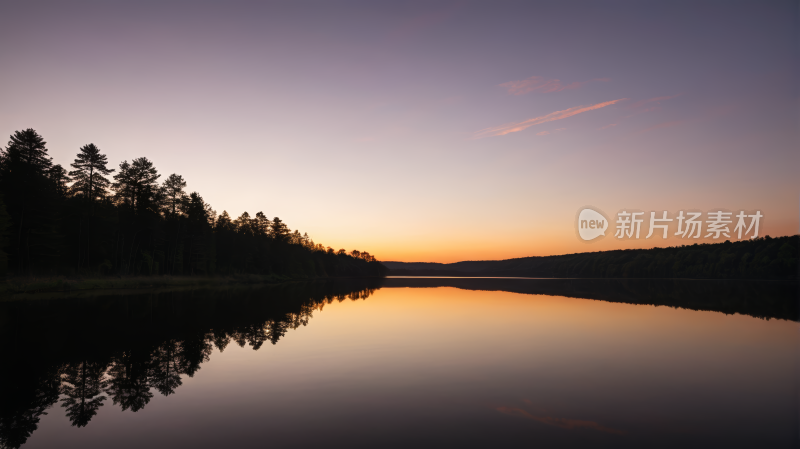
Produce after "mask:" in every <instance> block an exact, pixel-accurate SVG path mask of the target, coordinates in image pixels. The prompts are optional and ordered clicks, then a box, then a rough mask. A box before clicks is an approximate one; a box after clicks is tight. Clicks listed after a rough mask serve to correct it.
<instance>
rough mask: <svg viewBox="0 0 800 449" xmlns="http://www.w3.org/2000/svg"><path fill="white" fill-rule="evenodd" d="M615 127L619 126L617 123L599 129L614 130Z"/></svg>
mask: <svg viewBox="0 0 800 449" xmlns="http://www.w3.org/2000/svg"><path fill="white" fill-rule="evenodd" d="M615 126H617V124H616V123H611V124H609V125H606V126H603V127H601V128H597V129H608V128H613V127H615Z"/></svg>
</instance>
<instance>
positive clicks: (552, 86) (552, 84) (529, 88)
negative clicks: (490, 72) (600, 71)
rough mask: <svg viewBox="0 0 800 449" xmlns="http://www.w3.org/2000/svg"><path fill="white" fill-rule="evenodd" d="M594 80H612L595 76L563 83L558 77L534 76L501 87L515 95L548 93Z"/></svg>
mask: <svg viewBox="0 0 800 449" xmlns="http://www.w3.org/2000/svg"><path fill="white" fill-rule="evenodd" d="M592 81H611V79H609V78H595V79H593V80H589V81H576V82H574V83H570V84H562V83H561V80H557V79H551V80H548V79H544V78H543V77H541V76H532V77H530V78H528V79H524V80H518V81H509V82H507V83H503V84H500V87H505V88H506V89H508V93H510V94H513V95H525V94H528V93H531V92H533V91H536V90H538V91H541V92H544V93H548V92H561V91H562V90H569V89H577V88H579V87H581V86H583V85H584V84H587V83H590V82H592Z"/></svg>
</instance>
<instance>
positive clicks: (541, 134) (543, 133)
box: [536, 131, 550, 136]
mask: <svg viewBox="0 0 800 449" xmlns="http://www.w3.org/2000/svg"><path fill="white" fill-rule="evenodd" d="M548 134H550V131H539V132H538V133H536V135H537V136H546V135H548Z"/></svg>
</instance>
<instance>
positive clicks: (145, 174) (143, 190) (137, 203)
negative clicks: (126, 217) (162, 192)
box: [112, 157, 161, 212]
mask: <svg viewBox="0 0 800 449" xmlns="http://www.w3.org/2000/svg"><path fill="white" fill-rule="evenodd" d="M160 176H161V175H159V174H158V171H157V170H156V168H155V167H154V166H153V163H152V162H151V161H150V160H148V159H147V158H146V157H140V158H136V159H134V160H133V162H132V163H130V164H129V163H128V161H122V163H121V164H119V173H117V174H116V175H114V179H115V180H116V182H114V184H113V185H112V188H113V189H114V190H115V191H116V194H115V196H114V197H115V199H116V200H117V201H118V202H120V203H124V204H128V205H130V206H131V208H132V209H133V210H134V211H137V212H138V211H139V209H140V208H141V206H142V203H143V202H146V203H149V202H150V200H151V199H152V197H153V196H154V195H157V193H158V191H159V189H158V186H157V185H156V181H157V180H158V178H159V177H160Z"/></svg>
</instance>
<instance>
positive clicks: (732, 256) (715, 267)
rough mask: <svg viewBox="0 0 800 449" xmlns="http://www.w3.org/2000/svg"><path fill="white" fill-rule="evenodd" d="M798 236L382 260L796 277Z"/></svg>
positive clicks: (444, 269)
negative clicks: (487, 257) (466, 258)
mask: <svg viewBox="0 0 800 449" xmlns="http://www.w3.org/2000/svg"><path fill="white" fill-rule="evenodd" d="M798 250H800V236H797V235H794V236H784V237H777V238H772V237H770V236H765V237H758V238H756V239H751V240H741V241H737V242H731V241H725V242H721V243H704V244H694V245H684V246H672V247H668V248H651V249H626V250H613V251H598V252H593V253H578V254H565V255H559V256H545V257H523V258H518V259H508V260H495V261H470V262H456V263H451V264H433V263H430V264H429V263H402V262H387V263H386V265H387V267H388V268H389V269H390V274H391V275H395V276H511V277H515V276H520V277H552V278H687V279H797V276H798Z"/></svg>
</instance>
